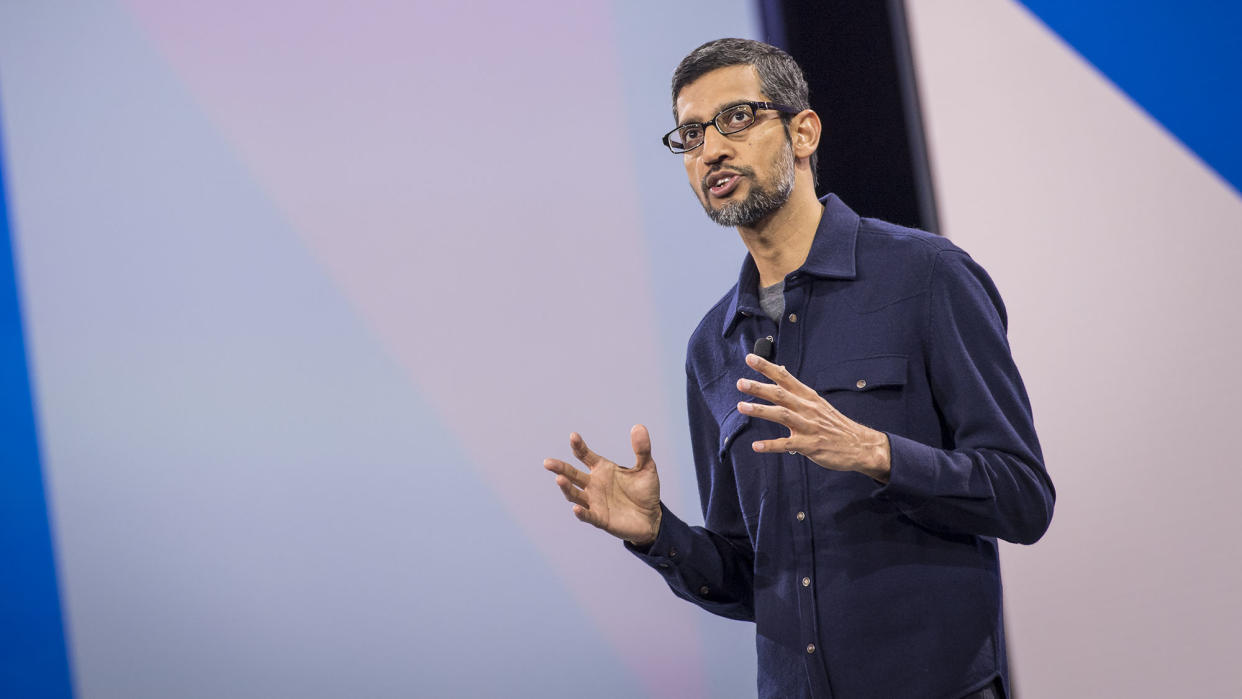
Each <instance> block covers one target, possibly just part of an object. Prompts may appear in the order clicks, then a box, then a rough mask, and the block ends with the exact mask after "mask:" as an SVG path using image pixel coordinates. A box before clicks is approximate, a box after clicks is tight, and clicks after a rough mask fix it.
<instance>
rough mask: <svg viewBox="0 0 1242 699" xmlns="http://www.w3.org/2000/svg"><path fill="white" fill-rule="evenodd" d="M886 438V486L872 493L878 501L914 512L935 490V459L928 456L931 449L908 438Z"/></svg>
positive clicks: (889, 434)
mask: <svg viewBox="0 0 1242 699" xmlns="http://www.w3.org/2000/svg"><path fill="white" fill-rule="evenodd" d="M885 434H887V435H888V450H889V473H888V483H885V484H884V485H883V486H882V487H880V488H878V489H876V490H874V491H872V492H871V496H872V497H874V498H876V499H877V500H885V501H889V502H895V503H897V504H898V505H900V506H901V507H903V508H907V509H915V508H918V507H919V506H920V505H922V504H923V503H924V502H926V501H927V499H928V498H929V497H930V493H932V492H934V490H935V481H936V474H935V473H934V468H933V467H932V464H934V462H935V459H934V458H930V455H929V454H928V451H929V450H932V449H933V448H932V447H929V446H927V445H926V444H923V443H921V442H916V441H914V440H913V439H909V438H908V437H902V436H901V435H896V434H893V433H892V432H886V433H885Z"/></svg>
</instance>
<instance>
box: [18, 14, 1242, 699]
mask: <svg viewBox="0 0 1242 699" xmlns="http://www.w3.org/2000/svg"><path fill="white" fill-rule="evenodd" d="M848 4H849V3H827V5H821V6H820V7H819V9H818V10H817V9H816V6H815V5H816V4H815V3H797V2H785V3H773V2H754V1H752V0H726V1H724V2H712V3H707V2H700V1H699V0H686V1H685V2H679V3H677V4H676V5H669V4H667V3H657V2H647V1H643V2H535V3H511V2H501V1H499V0H481V1H479V2H471V3H457V4H449V3H421V2H414V3H393V2H383V1H372V0H367V1H364V2H354V3H332V2H321V3H311V4H306V3H292V2H276V1H272V2H263V3H252V2H245V3H243V2H237V1H235V0H221V1H218V2H214V3H196V2H188V1H182V0H172V1H170V0H98V1H95V2H89V3H83V2H67V1H48V2H37V3H36V2H22V1H20V0H9V1H4V2H0V155H2V157H0V175H2V184H3V189H2V190H0V191H3V194H4V199H3V201H4V204H5V206H4V208H3V211H2V212H0V213H3V214H4V215H3V216H0V226H3V230H4V232H5V233H6V235H4V236H0V244H2V245H0V252H6V251H7V252H8V254H7V255H0V263H2V264H0V286H3V288H2V289H0V320H2V321H3V325H0V332H2V333H3V335H2V337H0V340H2V341H3V343H4V344H3V347H0V350H2V352H0V409H2V410H3V412H2V413H0V415H2V416H3V426H2V429H3V430H4V432H3V435H2V440H3V441H2V442H0V450H2V453H0V459H3V463H2V467H0V488H3V495H2V497H3V499H2V500H0V518H2V519H0V524H2V525H3V530H2V531H0V537H2V538H0V545H2V546H3V549H2V550H0V557H2V559H3V560H4V561H5V563H4V564H3V569H2V570H0V598H3V601H0V613H2V614H3V617H2V618H0V694H3V695H4V696H69V695H75V696H79V697H172V696H176V697H221V696H230V697H271V696H305V697H342V696H373V697H382V696H402V697H408V696H426V697H458V696H461V697H473V696H495V697H500V696H515V697H517V696H521V697H571V696H573V697H576V696H583V695H588V694H590V695H595V696H599V697H644V696H646V697H676V698H683V697H746V696H753V694H754V675H755V661H754V650H753V627H751V626H750V625H747V624H743V623H739V622H732V621H726V620H723V619H717V618H715V617H712V616H710V615H709V614H707V613H705V612H702V611H701V610H699V609H697V608H695V607H693V606H691V605H689V604H686V603H684V602H681V601H679V600H676V599H674V598H673V597H672V595H671V594H670V593H669V592H668V591H667V589H666V588H665V587H664V585H663V583H662V581H661V580H660V579H659V577H658V576H656V575H654V574H653V573H651V572H650V571H649V570H648V569H647V568H646V567H645V566H643V565H641V564H639V563H638V562H637V561H635V560H632V557H631V556H630V555H629V554H627V553H626V552H625V551H624V550H623V549H622V547H621V545H620V544H619V543H617V542H615V541H614V540H612V539H610V538H609V537H607V536H606V535H603V534H600V533H599V532H596V531H594V530H592V529H590V528H589V527H587V526H585V525H582V524H580V523H579V522H577V521H576V520H575V519H574V518H573V516H572V515H571V514H570V512H569V504H568V503H566V502H565V501H564V500H563V498H562V496H561V494H560V492H559V491H558V490H557V489H556V487H555V486H554V484H553V483H552V480H551V478H550V476H549V474H547V473H546V472H545V471H544V470H543V469H542V468H541V466H540V463H541V461H542V460H543V458H544V457H546V456H556V457H559V458H568V457H569V449H568V444H567V438H568V434H569V432H570V431H571V430H576V431H579V432H581V433H582V434H583V435H584V437H585V438H586V439H587V441H588V443H590V444H591V445H592V446H593V447H594V448H595V449H596V450H597V451H599V452H601V453H603V454H605V455H609V456H611V457H612V458H614V459H616V460H618V461H620V462H622V463H626V462H627V461H628V460H629V459H630V458H631V455H630V450H629V443H628V430H629V427H630V426H631V425H632V424H634V423H636V422H643V423H645V424H647V425H648V426H649V427H650V429H651V431H652V436H653V442H654V447H655V452H654V454H655V458H656V460H657V462H658V463H659V464H660V467H661V477H662V485H663V490H664V499H665V501H666V502H667V503H669V505H670V507H671V508H672V509H673V510H674V511H676V512H678V513H679V514H681V515H682V516H684V517H686V518H687V519H689V520H691V521H695V522H697V521H701V518H700V517H699V504H698V498H697V494H696V490H695V487H694V481H693V469H692V464H691V461H690V450H689V444H688V437H687V435H686V429H685V426H684V423H685V416H684V397H683V390H684V387H683V377H684V372H683V369H682V367H683V350H684V346H685V342H686V339H687V338H688V336H689V333H690V331H691V330H692V329H693V328H694V326H695V325H696V324H697V322H698V319H699V317H700V316H701V314H702V313H703V312H704V311H705V310H706V309H707V308H708V307H709V306H710V305H711V304H712V303H713V302H714V301H715V300H716V299H717V298H719V296H720V295H721V294H722V293H724V291H725V290H726V289H727V288H728V287H729V286H730V285H731V284H732V283H733V281H734V280H735V279H736V274H737V270H738V267H739V265H740V262H741V260H742V256H743V255H744V253H745V250H744V248H743V247H742V245H741V243H740V241H739V240H738V238H737V234H736V233H735V232H734V231H732V230H729V229H723V228H719V227H716V226H715V225H714V224H711V223H710V222H709V221H708V220H707V218H706V217H705V216H704V215H703V213H702V210H701V208H700V207H699V205H698V203H697V202H696V200H695V198H694V197H693V195H692V193H691V192H690V191H688V188H687V183H686V181H685V174H684V171H683V169H682V167H681V161H680V159H679V158H677V157H676V156H672V155H670V154H669V153H668V152H667V150H664V149H663V147H662V146H660V144H659V143H658V139H659V137H660V135H662V134H663V133H664V132H665V131H667V130H668V129H669V128H671V126H672V117H671V113H670V106H671V105H670V95H669V94H668V82H669V77H670V75H671V72H672V69H673V68H674V66H675V65H676V64H677V62H678V61H679V60H680V59H681V58H682V56H684V55H685V54H686V53H687V52H689V51H690V50H691V49H693V48H694V47H695V46H697V45H699V44H700V43H702V42H704V41H707V40H709V39H713V38H717V37H721V36H743V37H752V38H766V39H768V40H770V41H773V42H776V43H780V44H782V45H785V46H787V47H789V48H790V50H791V51H793V52H794V54H795V57H797V58H799V60H801V61H802V62H803V63H804V65H807V66H808V67H816V66H818V67H817V68H816V69H815V72H814V74H813V75H812V76H811V78H812V85H813V95H812V97H813V100H815V102H816V107H817V109H819V110H820V111H821V112H823V113H825V114H826V115H828V116H827V118H826V122H827V123H826V129H827V138H826V141H825V145H824V149H825V150H824V153H825V155H824V156H821V175H823V178H822V180H821V186H822V187H823V189H824V190H825V191H828V190H835V191H840V192H842V195H843V196H844V197H845V199H846V201H847V203H855V204H856V206H858V208H859V209H860V211H861V213H863V214H865V215H875V216H883V217H888V218H894V219H898V220H899V221H900V222H902V223H917V224H919V225H923V226H925V227H928V228H932V229H936V230H938V231H939V232H940V233H942V234H945V235H948V236H949V237H950V238H952V239H953V240H954V241H955V242H957V243H958V244H959V245H961V246H963V247H964V248H966V249H967V250H968V251H969V252H971V253H972V254H973V256H974V257H975V258H976V259H978V260H979V261H980V262H981V263H982V264H983V265H984V266H985V267H986V268H987V269H988V270H989V271H990V272H991V274H992V276H993V277H994V279H995V281H996V282H997V284H998V286H999V287H1000V290H1001V292H1002V294H1003V295H1004V297H1005V300H1006V302H1007V305H1008V308H1009V315H1010V319H1011V324H1010V339H1011V344H1012V345H1013V349H1014V354H1015V356H1016V358H1017V360H1018V364H1019V367H1020V368H1021V369H1022V370H1023V374H1024V377H1025V379H1026V381H1027V385H1028V389H1029V390H1030V393H1031V397H1032V402H1033V404H1034V409H1035V416H1036V422H1037V426H1038V427H1039V430H1040V435H1041V438H1042V440H1043V443H1044V448H1045V452H1046V455H1047V460H1048V468H1049V471H1050V473H1051V474H1052V476H1053V479H1054V481H1055V483H1056V485H1057V489H1058V495H1059V498H1058V506H1057V514H1056V518H1055V519H1054V522H1053V525H1052V529H1051V530H1050V531H1049V533H1048V535H1047V536H1046V537H1045V539H1044V540H1043V541H1041V542H1040V543H1039V544H1038V545H1036V546H1034V547H1027V548H1024V547H1015V546H1007V545H1006V546H1005V547H1004V548H1003V553H1002V556H1003V565H1004V572H1005V592H1006V606H1007V620H1008V624H1009V643H1010V646H1011V658H1010V660H1011V664H1012V665H1013V668H1014V675H1015V687H1016V689H1017V691H1018V693H1020V695H1021V696H1024V697H1048V696H1065V697H1070V696H1083V697H1087V696H1128V697H1164V696H1171V695H1186V694H1189V695H1203V696H1217V695H1231V694H1237V693H1242V676H1240V675H1239V673H1237V672H1236V671H1235V670H1234V669H1233V667H1232V660H1233V657H1232V656H1233V652H1234V650H1235V649H1236V648H1237V647H1238V645H1239V642H1240V641H1242V637H1240V635H1239V633H1238V631H1237V628H1238V626H1239V623H1240V622H1242V604H1240V603H1239V601H1238V598H1237V595H1236V590H1237V589H1239V588H1242V565H1240V564H1239V557H1238V555H1237V553H1236V550H1235V549H1236V544H1235V543H1234V539H1235V538H1236V537H1237V535H1238V534H1239V533H1242V532H1240V531H1239V525H1238V524H1237V519H1236V515H1235V510H1236V501H1237V495H1236V493H1237V492H1238V491H1239V489H1240V488H1242V475H1239V469H1238V459H1237V458H1236V457H1234V456H1233V454H1232V453H1231V450H1230V448H1229V444H1230V443H1231V441H1232V440H1231V436H1232V432H1233V431H1235V430H1236V427H1235V422H1236V417H1235V416H1236V415H1237V414H1238V412H1239V408H1242V399H1240V398H1239V395H1240V394H1242V371H1239V369H1238V368H1237V366H1236V360H1233V359H1230V358H1231V357H1233V356H1234V352H1236V347H1237V346H1238V344H1239V340H1242V314H1240V313H1239V311H1238V310H1237V308H1236V306H1235V305H1234V304H1235V303H1236V302H1237V300H1238V299H1239V297H1240V294H1239V292H1240V291H1242V285H1239V282H1238V280H1237V270H1238V269H1239V268H1242V242H1239V235H1240V234H1242V197H1240V195H1239V185H1240V183H1242V146H1240V145H1239V140H1238V136H1237V134H1236V132H1235V131H1236V124H1237V123H1238V120H1239V118H1242V108H1240V107H1239V97H1238V90H1237V85H1238V84H1239V80H1238V78H1239V74H1240V72H1242V71H1240V70H1239V67H1240V66H1242V61H1239V58H1238V53H1237V51H1236V49H1234V48H1232V47H1231V45H1230V41H1231V40H1230V39H1229V38H1228V37H1231V36H1235V35H1236V34H1237V33H1238V32H1239V31H1242V13H1240V12H1239V10H1236V9H1232V8H1225V7H1224V6H1223V5H1221V4H1216V3H1195V2H1191V3H1184V2H1183V3H1172V2H1144V3H1134V4H1128V5H1127V10H1126V13H1125V16H1124V17H1121V16H1118V13H1116V12H1114V11H1113V10H1111V9H1110V7H1109V3H1105V2H1103V1H1102V0H1090V1H1088V2H1079V3H1066V2H1053V1H1050V0H1049V1H1035V0H1033V1H1031V2H1027V3H1025V4H1022V3H1018V2H1014V1H1013V0H990V1H989V2H985V3H979V2H967V1H966V0H935V1H928V2H917V3H915V2H909V3H901V2H888V3H884V4H883V8H884V10H885V14H884V15H883V17H881V18H880V19H875V18H872V19H871V20H866V21H863V20H862V19H859V17H860V14H858V13H854V14H851V13H850V12H847V11H845V10H842V9H840V8H841V7H843V6H846V5H848ZM880 5H881V4H879V3H877V4H876V6H877V7H879V6H880ZM829 6H832V7H835V8H837V9H836V10H832V11H830V9H825V8H828V7H829ZM833 12H837V13H838V14H833ZM868 22H870V24H869V23H868ZM876 22H879V23H878V24H877V23H876ZM817 23H818V24H817ZM816 26H818V27H820V28H818V29H808V28H809V27H810V28H814V27H816ZM824 27H826V28H824ZM821 31H822V32H828V33H829V34H830V35H831V37H832V38H833V40H832V41H828V40H824V41H819V42H816V41H815V37H817V36H820V34H818V33H817V32H821ZM808 32H809V33H808ZM866 32H870V34H865V33H866ZM829 34H825V36H828V35H829ZM864 35H865V36H875V37H887V38H886V39H884V41H887V44H884V46H885V47H887V48H885V49H884V50H883V51H881V52H880V54H879V58H876V57H875V56H872V55H871V54H866V53H862V51H863V50H864V49H863V47H867V46H871V45H872V43H873V42H870V41H858V38H859V37H860V36H864ZM851 37H852V38H853V40H855V42H856V44H857V47H858V48H850V49H849V50H845V49H843V48H841V47H842V45H843V42H846V45H848V42H849V41H851ZM834 48H836V49H837V50H836V51H835V52H834ZM885 61H887V62H885ZM860 76H863V77H860ZM864 78H866V79H864ZM851 83H852V84H851ZM834 86H836V88H837V89H835V90H834ZM868 92H869V93H872V94H876V95H879V97H877V98H876V100H877V101H874V102H864V101H863V98H862V97H860V96H859V95H861V94H863V93H868ZM851 105H854V107H853V108H852V109H851ZM860 105H861V106H860ZM871 105H875V106H871ZM836 125H839V127H840V128H839V129H837V130H834V126H836ZM847 127H848V128H847ZM860 144H861V145H860ZM881 150H882V151H883V152H885V153H886V154H887V155H885V156H884V158H881V159H879V160H881V162H882V164H883V165H884V167H883V168H880V169H877V170H864V169H862V168H864V167H866V165H865V162H866V161H867V160H868V159H867V158H866V157H865V156H866V154H867V153H876V152H879V151H881ZM849 158H856V159H858V162H859V163H860V164H857V165H850V166H848V167H847V166H843V165H841V163H843V162H852V161H849V160H848V159H849ZM871 160H872V161H874V160H877V158H871ZM885 168H887V169H885ZM895 178H904V179H902V180H901V182H900V183H898V184H894V182H893V180H894V179H895ZM890 191H894V192H896V193H895V194H890V193H889V192H890ZM877 192H884V194H883V196H878V195H876V193H877ZM885 202H890V203H891V206H892V207H893V208H891V209H890V208H886V204H885ZM5 246H7V248H6V247H5Z"/></svg>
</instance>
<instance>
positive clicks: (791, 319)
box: [789, 313, 798, 323]
mask: <svg viewBox="0 0 1242 699" xmlns="http://www.w3.org/2000/svg"><path fill="white" fill-rule="evenodd" d="M789 322H790V323H797V322H798V314H797V313H790V314H789Z"/></svg>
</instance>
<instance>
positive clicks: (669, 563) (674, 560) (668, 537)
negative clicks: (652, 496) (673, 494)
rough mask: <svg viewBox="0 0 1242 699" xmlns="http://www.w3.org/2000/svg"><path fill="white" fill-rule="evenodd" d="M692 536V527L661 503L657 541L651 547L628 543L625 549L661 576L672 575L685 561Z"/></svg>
mask: <svg viewBox="0 0 1242 699" xmlns="http://www.w3.org/2000/svg"><path fill="white" fill-rule="evenodd" d="M692 536H693V532H692V531H691V529H690V525H688V524H686V523H685V522H683V521H681V520H680V519H679V518H678V517H677V515H675V514H673V513H672V512H671V511H669V509H668V508H667V507H665V506H664V503H660V531H658V532H656V538H655V540H654V541H652V542H651V544H650V545H649V546H635V545H634V544H631V543H630V542H628V541H627V542H625V548H626V549H628V550H629V551H630V553H633V554H634V555H635V556H637V557H638V558H639V560H641V561H642V562H644V563H646V564H647V565H649V566H651V567H652V568H654V569H656V571H658V572H659V573H660V574H661V575H671V574H672V573H673V571H674V570H675V569H676V568H677V566H679V565H680V564H681V562H682V561H683V560H685V554H686V552H688V551H689V550H690V546H691V544H692Z"/></svg>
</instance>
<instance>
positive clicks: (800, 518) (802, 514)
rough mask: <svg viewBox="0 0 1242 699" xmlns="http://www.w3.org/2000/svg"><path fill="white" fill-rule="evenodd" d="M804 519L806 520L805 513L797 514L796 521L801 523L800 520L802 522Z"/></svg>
mask: <svg viewBox="0 0 1242 699" xmlns="http://www.w3.org/2000/svg"><path fill="white" fill-rule="evenodd" d="M804 519H806V513H805V512H799V513H798V521H799V522H801V521H802V520H804Z"/></svg>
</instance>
